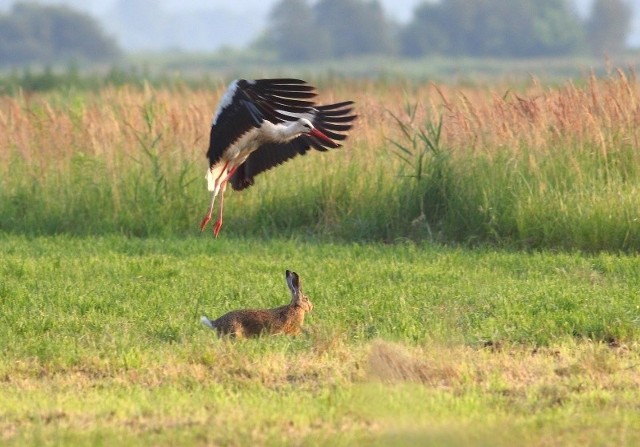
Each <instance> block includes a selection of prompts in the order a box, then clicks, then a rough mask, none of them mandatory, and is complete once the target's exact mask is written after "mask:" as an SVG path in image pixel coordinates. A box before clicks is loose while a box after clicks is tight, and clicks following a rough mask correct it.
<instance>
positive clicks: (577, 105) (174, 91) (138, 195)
mask: <svg viewBox="0 0 640 447" xmlns="http://www.w3.org/2000/svg"><path fill="white" fill-rule="evenodd" d="M630 76H631V80H629V78H628V77H627V75H626V74H625V73H623V72H621V71H620V72H617V73H615V74H612V75H611V76H610V77H609V78H606V79H596V78H594V77H592V78H590V79H589V80H587V81H586V82H585V83H584V85H582V86H576V85H574V84H567V85H565V86H561V87H542V86H540V85H538V84H537V83H535V82H534V83H533V84H531V85H528V86H523V87H522V88H521V90H520V91H513V92H512V91H510V90H507V89H506V88H502V87H500V86H498V87H489V88H480V87H448V86H445V85H441V86H438V85H433V84H420V83H410V84H407V85H406V86H405V87H404V88H403V87H399V86H397V85H393V84H391V83H388V82H386V81H379V82H377V83H360V84H358V83H352V82H350V81H337V82H335V83H333V84H332V85H333V87H332V90H329V89H325V90H324V94H325V95H331V96H332V98H337V99H355V101H356V104H357V105H356V107H357V109H356V111H357V113H359V114H360V118H359V120H358V122H357V125H356V127H355V129H354V131H353V132H352V136H351V138H350V139H349V140H347V142H346V144H345V147H344V148H343V149H340V150H337V151H332V152H330V153H327V154H319V153H312V154H310V155H308V156H305V157H300V158H298V159H296V160H294V161H292V162H290V163H287V164H286V165H284V166H282V167H279V168H278V169H277V170H273V171H271V172H268V173H266V174H264V175H261V176H260V177H259V178H258V181H257V182H256V185H255V186H254V187H252V188H251V190H249V191H245V192H242V193H234V192H233V191H231V190H229V191H228V193H227V195H228V202H227V204H228V206H227V209H226V225H225V227H224V229H223V233H222V234H223V235H228V236H251V237H260V238H262V237H281V236H295V237H301V238H307V237H311V238H321V239H322V240H330V241H384V242H394V241H398V240H404V239H410V240H415V241H420V240H432V241H437V242H443V243H462V244H469V245H477V244H487V243H489V244H496V245H499V246H507V247H522V248H563V249H568V250H574V249H579V250H585V251H597V250H609V251H612V252H615V251H625V252H633V251H637V250H638V249H640V226H639V225H638V219H639V218H640V215H639V211H638V210H639V208H638V206H637V204H638V203H639V194H640V190H639V189H638V187H637V185H638V183H639V181H640V171H639V170H638V168H637V167H638V166H640V160H639V157H640V155H639V153H638V151H637V150H636V145H635V143H634V141H635V136H634V135H636V134H637V133H638V130H637V126H636V125H635V119H634V116H633V114H632V113H630V112H628V111H629V110H633V104H635V103H636V102H637V101H638V99H640V94H639V91H638V88H637V86H636V84H635V83H634V82H633V76H634V74H633V73H631V74H630ZM323 82H324V81H320V85H321V86H322V84H323ZM217 84H218V85H219V88H218V89H217V91H216V92H212V91H210V90H208V89H200V88H195V89H191V88H189V87H187V86H185V85H180V84H178V85H176V86H175V87H174V88H165V87H161V88H158V89H156V88H153V87H151V86H150V85H148V84H145V85H144V86H142V87H139V88H130V87H126V86H125V87H121V88H105V89H104V90H99V91H97V92H95V93H83V92H80V91H74V90H70V91H66V92H54V93H51V94H46V95H40V96H38V95H36V96H30V95H22V94H18V95H16V96H14V97H4V98H2V99H0V101H2V106H1V108H0V117H1V118H2V119H0V126H1V127H2V129H0V130H1V131H2V133H3V135H6V136H7V138H5V139H4V140H3V141H1V142H0V146H2V151H0V157H2V159H3V164H2V167H0V174H2V175H1V176H0V185H1V188H0V214H1V215H2V216H3V219H2V221H0V230H2V231H5V232H9V233H17V234H27V235H46V234H58V233H67V234H75V235H95V234H110V233H119V234H125V235H131V236H151V235H179V236H183V235H189V234H191V235H193V234H194V233H195V232H197V223H198V222H199V221H200V218H201V214H202V213H204V209H205V208H206V203H207V200H208V193H207V191H206V189H205V185H204V183H205V182H204V180H203V177H204V172H205V170H206V162H205V157H204V156H203V154H204V152H205V148H206V144H207V140H208V129H209V126H210V124H209V123H210V120H211V114H212V113H213V112H212V110H213V107H214V104H215V100H216V97H217V95H219V94H220V93H219V92H220V91H222V88H223V87H224V84H225V83H224V82H222V81H219V82H218V83H217ZM407 97H411V98H412V99H410V100H407V99H406V98H407ZM436 128H437V129H438V135H437V141H431V140H433V139H434V138H436V136H435V135H432V133H433V132H434V129H436ZM430 132H431V134H430ZM434 145H435V146H437V147H435V146H434ZM394 150H395V152H396V153H395V154H394ZM398 153H400V154H403V155H402V157H397V156H395V155H397V154H398ZM364 173H366V175H365V174H364Z"/></svg>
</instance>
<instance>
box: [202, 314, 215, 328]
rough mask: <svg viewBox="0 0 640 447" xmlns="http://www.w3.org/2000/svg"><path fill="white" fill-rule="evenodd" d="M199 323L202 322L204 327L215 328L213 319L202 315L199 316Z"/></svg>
mask: <svg viewBox="0 0 640 447" xmlns="http://www.w3.org/2000/svg"><path fill="white" fill-rule="evenodd" d="M200 323H202V324H204V325H205V326H206V327H208V328H210V329H215V326H214V325H213V321H211V320H209V319H208V318H207V317H205V316H204V315H203V316H201V317H200Z"/></svg>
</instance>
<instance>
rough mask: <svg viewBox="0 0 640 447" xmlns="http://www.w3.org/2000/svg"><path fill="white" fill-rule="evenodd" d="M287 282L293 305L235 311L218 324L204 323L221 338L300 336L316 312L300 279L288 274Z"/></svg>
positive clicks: (213, 322) (208, 321)
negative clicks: (306, 319) (307, 316)
mask: <svg viewBox="0 0 640 447" xmlns="http://www.w3.org/2000/svg"><path fill="white" fill-rule="evenodd" d="M286 279H287V284H288V286H289V289H290V290H291V303H289V304H287V305H284V306H280V307H276V308H274V309H242V310H234V311H231V312H229V313H226V314H224V315H223V316H221V317H220V318H218V319H216V320H209V319H208V318H206V317H202V322H203V323H204V324H205V325H207V326H208V327H210V328H211V329H215V331H216V332H217V333H218V335H219V336H225V335H229V336H232V337H238V338H244V337H257V336H259V335H262V334H265V335H267V334H268V335H276V334H287V335H296V334H299V333H300V331H301V329H302V325H303V324H304V315H305V313H306V312H309V311H311V310H312V309H313V304H312V303H311V301H309V298H308V297H307V296H306V295H304V294H303V293H302V290H301V288H300V282H299V277H298V275H297V274H296V273H295V272H290V271H289V270H287V272H286Z"/></svg>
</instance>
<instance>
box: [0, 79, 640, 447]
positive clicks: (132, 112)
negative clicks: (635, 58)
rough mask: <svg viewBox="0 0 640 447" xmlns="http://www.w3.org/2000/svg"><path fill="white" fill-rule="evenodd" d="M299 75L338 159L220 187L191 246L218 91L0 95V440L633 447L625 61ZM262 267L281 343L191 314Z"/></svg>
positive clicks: (150, 88)
mask: <svg viewBox="0 0 640 447" xmlns="http://www.w3.org/2000/svg"><path fill="white" fill-rule="evenodd" d="M63 79H64V77H63ZM313 83H314V84H316V85H318V86H319V87H322V90H321V93H322V96H321V97H320V100H321V101H323V102H324V101H337V100H342V99H354V100H355V101H356V104H357V112H358V114H359V119H358V122H357V126H356V127H355V129H354V130H353V132H352V134H351V135H350V138H349V139H348V140H347V141H346V144H345V147H344V148H342V149H340V150H337V151H331V152H329V153H326V154H318V153H313V154H309V155H307V156H305V157H299V158H298V159H296V160H293V161H291V162H289V163H287V164H285V165H283V166H280V167H278V168H277V169H276V170H273V171H271V172H268V173H265V174H263V175H261V176H260V177H258V178H257V181H256V185H255V186H254V187H252V188H251V189H249V190H247V191H244V192H241V193H234V192H233V191H231V190H229V191H227V202H226V207H225V226H224V227H223V229H222V232H221V235H220V237H219V238H218V239H213V238H212V237H211V235H210V234H209V233H207V234H203V235H200V234H198V223H199V222H200V219H201V217H202V213H204V211H205V208H206V205H207V203H208V199H209V194H208V192H207V191H206V188H205V182H204V178H203V177H204V172H205V169H206V161H205V158H204V151H205V147H206V144H207V138H208V130H209V125H210V122H211V114H212V113H213V107H214V104H215V103H216V101H217V100H218V98H219V96H220V94H221V93H222V91H223V90H224V88H225V84H226V82H224V81H223V80H222V79H211V80H205V81H203V83H202V84H193V85H192V84H188V83H181V82H175V83H169V82H168V83H163V82H160V83H158V84H154V83H151V82H145V81H140V82H136V83H135V84H134V85H130V84H127V83H125V84H122V85H120V84H117V83H115V82H114V83H108V84H107V85H103V86H101V85H98V86H91V85H87V86H82V87H75V86H69V87H67V88H64V89H57V90H55V89H54V90H52V91H48V92H45V93H42V92H29V91H25V90H21V89H16V90H15V92H14V93H12V94H10V95H9V94H5V95H3V96H0V134H1V135H3V139H1V140H0V215H1V216H2V219H0V253H2V256H1V257H0V279H1V280H0V308H1V309H0V310H1V312H0V318H1V319H2V324H1V325H0V345H1V348H2V350H1V354H0V402H2V405H0V437H1V438H0V439H1V440H2V444H3V445H16V446H17V445H20V446H22V445H41V444H53V445H61V444H64V445H69V444H74V445H75V444H80V445H114V444H139V445H176V444H189V445H207V444H220V445H228V444H232V445H256V444H260V445H263V444H265V445H282V444H305V445H307V444H309V445H328V444H330V445H390V444H393V445H416V444H428V445H454V446H455V445H460V446H463V445H469V444H473V445H492V446H494V445H497V446H501V445H504V446H507V445H514V444H518V445H531V446H534V445H546V444H554V445H555V444H559V445H580V446H583V445H616V446H618V445H629V446H631V445H637V444H638V443H639V442H640V434H639V433H640V432H638V431H637V430H636V429H635V427H637V426H639V425H640V416H638V415H639V414H640V413H639V412H638V411H637V407H638V401H639V399H640V391H639V390H640V387H639V384H640V368H639V366H638V365H640V350H639V345H638V340H640V306H639V304H638V298H637V291H638V290H639V289H640V258H638V257H637V256H635V253H636V252H637V251H638V249H639V248H640V226H639V225H638V219H639V214H638V213H639V212H640V211H638V210H640V207H639V206H638V204H639V203H640V197H639V196H638V194H639V191H640V190H639V189H638V187H637V185H638V184H640V171H639V169H638V166H640V163H639V162H640V160H638V157H639V156H640V155H639V153H638V151H637V150H636V144H635V141H637V140H638V137H639V135H638V130H637V123H636V121H637V119H636V113H635V110H636V107H635V105H636V104H637V103H638V101H639V100H640V94H639V93H640V90H639V89H638V86H637V82H636V80H635V73H633V72H624V71H621V70H619V71H613V72H611V73H610V74H609V75H608V76H607V77H604V78H596V77H595V76H591V77H588V78H585V79H584V80H580V81H576V82H573V83H566V84H561V85H553V86H550V85H541V84H540V83H538V82H537V81H536V80H535V79H534V80H532V81H531V82H527V83H520V84H514V83H511V84H501V83H495V84H491V85H486V86H485V85H480V84H479V83H474V84H459V85H454V86H452V85H447V84H434V83H423V82H417V81H409V80H403V81H402V82H394V83H391V82H390V81H389V80H386V79H380V80H376V81H362V80H361V81H354V80H351V79H339V78H332V79H326V78H325V79H316V80H314V82H313ZM520 248H523V249H525V250H519V249H520ZM627 252H628V253H627ZM285 269H294V270H296V271H297V272H298V273H300V275H301V277H302V281H303V289H304V291H305V292H306V293H307V294H308V295H309V296H310V297H311V300H312V301H313V303H314V311H313V312H312V313H310V314H309V315H308V316H307V318H306V320H305V329H306V331H305V333H304V335H301V336H299V337H294V338H290V337H267V338H264V339H260V340H249V341H240V342H225V341H219V340H217V339H216V338H215V336H214V334H213V333H212V332H211V331H210V330H208V329H206V328H204V327H202V326H201V325H200V324H199V317H200V315H202V314H206V315H208V316H210V317H215V316H218V315H221V314H223V313H225V312H227V311H229V310H231V309H236V308H241V307H251V308H254V307H272V306H277V305H280V304H283V303H284V302H286V301H287V300H288V299H289V295H288V291H287V288H286V285H285V283H284V271H285Z"/></svg>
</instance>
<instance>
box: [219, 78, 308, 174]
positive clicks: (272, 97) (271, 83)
mask: <svg viewBox="0 0 640 447" xmlns="http://www.w3.org/2000/svg"><path fill="white" fill-rule="evenodd" d="M315 96H316V93H315V88H314V87H313V86H311V85H309V84H307V83H306V82H305V81H302V80H300V79H289V78H279V79H257V80H255V81H247V80H245V79H239V80H236V81H234V82H232V83H231V84H230V85H229V89H228V90H227V91H226V92H225V94H224V96H223V98H222V100H221V102H220V105H219V107H218V110H217V111H216V114H215V117H214V121H213V123H212V124H211V132H210V136H209V150H208V151H207V157H208V158H209V164H210V166H211V165H213V164H215V163H216V162H217V161H218V160H220V158H221V157H222V153H223V152H224V151H225V150H226V149H227V148H228V147H229V146H231V145H233V143H235V142H236V141H237V140H238V139H239V138H240V137H241V136H242V135H244V134H245V133H246V132H248V131H249V130H251V129H252V128H255V127H260V126H261V125H262V122H263V121H264V120H269V121H271V122H273V123H281V122H283V121H285V120H286V119H287V117H284V116H283V115H281V114H279V113H278V112H277V111H276V110H283V111H286V112H291V113H309V112H310V111H311V110H313V109H312V108H313V105H314V103H313V101H311V100H310V99H312V98H314V97H315ZM289 119H290V117H289Z"/></svg>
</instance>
